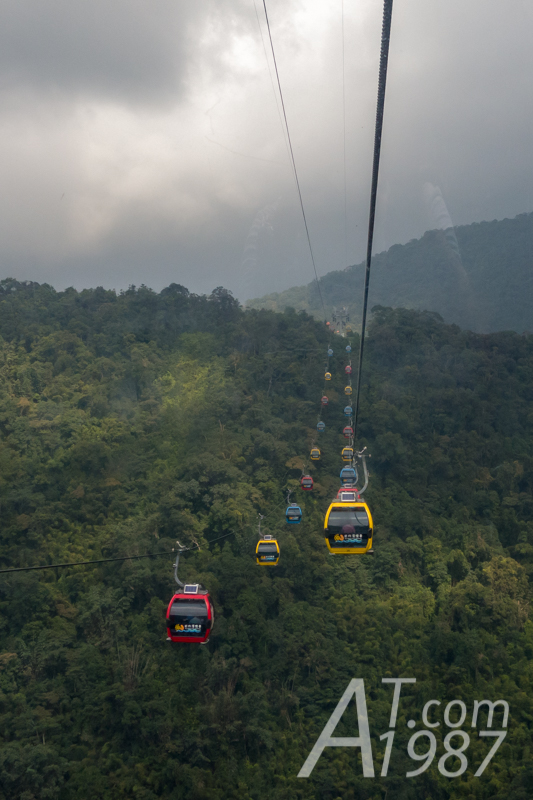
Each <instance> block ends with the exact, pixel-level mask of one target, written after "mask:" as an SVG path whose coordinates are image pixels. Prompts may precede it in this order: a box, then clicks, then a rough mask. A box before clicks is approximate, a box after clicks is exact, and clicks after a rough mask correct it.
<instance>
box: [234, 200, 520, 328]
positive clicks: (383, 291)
mask: <svg viewBox="0 0 533 800" xmlns="http://www.w3.org/2000/svg"><path fill="white" fill-rule="evenodd" d="M532 265H533V214H520V215H519V216H518V217H515V218H514V219H503V220H493V221H492V222H476V223H473V224H472V225H462V226H460V227H457V228H455V229H453V228H450V229H448V230H446V231H443V230H433V231H428V232H427V233H425V234H424V236H423V237H422V238H421V239H413V240H412V241H410V242H408V243H407V244H403V245H400V244H396V245H394V246H393V247H391V248H390V249H389V250H387V251H386V252H385V253H379V254H377V255H376V256H374V257H373V259H372V281H371V283H370V295H369V296H370V303H371V305H376V304H379V305H384V306H389V305H394V306H400V307H402V308H412V309H417V310H421V311H422V310H429V311H436V312H437V313H439V314H441V316H442V317H443V318H444V320H445V321H446V322H451V323H455V324H457V325H460V326H461V327H463V328H467V329H469V330H474V331H478V332H480V333H488V332H495V331H501V330H512V331H517V332H518V333H523V332H524V331H531V330H533V313H532V311H531V309H532V308H533V278H532V277H531V267H532ZM364 270H365V265H364V264H358V265H357V266H353V267H349V268H348V269H346V270H343V271H335V272H329V273H328V274H326V275H324V276H323V277H322V278H321V279H320V288H321V294H322V297H323V299H324V303H325V305H326V312H327V314H328V316H331V314H332V313H333V308H337V309H340V308H342V307H343V306H346V307H347V309H348V312H349V314H350V317H351V321H352V322H353V323H354V326H355V327H356V328H357V325H358V323H359V322H360V315H361V308H362V302H361V297H362V291H363V284H364ZM347 298H351V300H350V301H347ZM247 305H248V306H249V307H250V308H258V309H259V308H264V309H270V310H272V311H283V310H284V309H285V307H286V306H290V307H292V308H295V309H296V310H297V311H300V310H303V311H307V312H308V313H310V314H313V315H314V316H315V317H317V318H318V319H323V318H324V311H323V308H322V302H321V298H320V295H319V293H318V289H317V285H316V283H315V282H313V283H310V284H309V285H308V286H296V287H293V288H292V289H287V290H286V291H284V292H279V293H275V294H270V295H266V296H265V297H261V298H258V299H255V300H250V301H249V302H248V303H247Z"/></svg>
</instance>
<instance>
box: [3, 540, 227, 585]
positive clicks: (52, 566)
mask: <svg viewBox="0 0 533 800" xmlns="http://www.w3.org/2000/svg"><path fill="white" fill-rule="evenodd" d="M232 535H233V531H231V532H230V533H225V534H224V535H223V536H218V537H217V538H216V539H211V540H210V541H209V542H207V544H208V545H209V544H213V543H214V542H219V541H220V540H221V539H226V538H227V537H228V536H232ZM199 549H200V545H199V544H195V545H193V546H192V547H184V548H182V550H181V551H180V552H182V553H186V552H188V551H189V550H199ZM175 552H176V550H175V549H173V550H163V551H162V552H160V553H143V554H142V555H140V556H119V557H118V558H97V559H94V560H92V561H67V562H66V563H64V564H40V565H39V566H37V567H13V568H10V569H0V575H1V574H9V573H11V572H31V571H33V570H41V569H57V568H60V567H81V566H85V565H86V564H108V563H109V562H111V561H130V560H131V559H139V558H157V557H158V556H168V555H172V554H173V553H175Z"/></svg>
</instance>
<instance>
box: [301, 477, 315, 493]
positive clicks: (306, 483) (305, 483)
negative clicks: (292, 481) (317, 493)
mask: <svg viewBox="0 0 533 800" xmlns="http://www.w3.org/2000/svg"><path fill="white" fill-rule="evenodd" d="M300 486H301V487H302V489H303V490H304V492H310V491H311V489H312V488H313V479H312V477H311V476H310V475H302V478H301V480H300Z"/></svg>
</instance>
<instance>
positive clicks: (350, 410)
mask: <svg viewBox="0 0 533 800" xmlns="http://www.w3.org/2000/svg"><path fill="white" fill-rule="evenodd" d="M344 413H345V415H346V416H347V417H351V416H352V414H353V408H352V407H351V406H344Z"/></svg>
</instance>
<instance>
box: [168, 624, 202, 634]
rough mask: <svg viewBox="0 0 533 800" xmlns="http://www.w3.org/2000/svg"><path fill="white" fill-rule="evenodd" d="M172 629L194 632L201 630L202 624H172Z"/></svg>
mask: <svg viewBox="0 0 533 800" xmlns="http://www.w3.org/2000/svg"><path fill="white" fill-rule="evenodd" d="M174 630H175V631H194V632H196V631H201V630H202V626H201V625H194V624H192V623H191V625H174Z"/></svg>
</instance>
